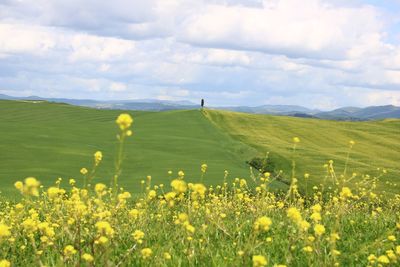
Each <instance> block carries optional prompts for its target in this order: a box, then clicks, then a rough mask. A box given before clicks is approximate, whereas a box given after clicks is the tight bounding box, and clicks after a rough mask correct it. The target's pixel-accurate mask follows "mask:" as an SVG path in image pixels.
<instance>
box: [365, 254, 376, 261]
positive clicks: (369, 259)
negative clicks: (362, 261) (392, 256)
mask: <svg viewBox="0 0 400 267" xmlns="http://www.w3.org/2000/svg"><path fill="white" fill-rule="evenodd" d="M367 259H368V261H369V262H370V263H374V262H375V261H376V260H377V258H376V256H375V255H374V254H370V255H369V256H368V258H367Z"/></svg>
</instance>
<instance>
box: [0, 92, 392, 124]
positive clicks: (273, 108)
mask: <svg viewBox="0 0 400 267" xmlns="http://www.w3.org/2000/svg"><path fill="white" fill-rule="evenodd" d="M0 99H6V100H28V101H35V100H36V101H49V102H58V103H66V104H70V105H76V106H84V107H92V108H98V109H121V110H142V111H167V110H188V109H198V108H199V107H200V105H197V104H195V103H193V102H190V101H170V100H157V99H139V100H109V101H100V100H92V99H68V98H43V97H38V96H28V97H13V96H8V95H4V94H0ZM209 108H210V109H220V110H229V111H237V112H245V113H255V114H271V115H283V116H293V117H302V118H319V119H328V120H374V119H387V118H400V107H397V106H393V105H385V106H370V107H365V108H359V107H343V108H338V109H334V110H331V111H320V110H317V109H309V108H306V107H302V106H296V105H262V106H255V107H251V106H229V107H209Z"/></svg>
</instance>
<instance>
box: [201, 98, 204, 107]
mask: <svg viewBox="0 0 400 267" xmlns="http://www.w3.org/2000/svg"><path fill="white" fill-rule="evenodd" d="M201 108H204V99H201Z"/></svg>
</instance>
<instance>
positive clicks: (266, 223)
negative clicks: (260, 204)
mask: <svg viewBox="0 0 400 267" xmlns="http://www.w3.org/2000/svg"><path fill="white" fill-rule="evenodd" d="M271 224H272V220H271V219H270V218H268V217H266V216H263V217H260V218H258V219H257V220H256V221H255V223H254V226H253V228H254V230H255V231H261V232H266V231H268V230H269V228H270V226H271Z"/></svg>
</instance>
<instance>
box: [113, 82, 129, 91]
mask: <svg viewBox="0 0 400 267" xmlns="http://www.w3.org/2000/svg"><path fill="white" fill-rule="evenodd" d="M127 88H128V87H127V85H126V84H124V83H119V82H112V83H111V85H110V91H112V92H123V91H126V89H127Z"/></svg>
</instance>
